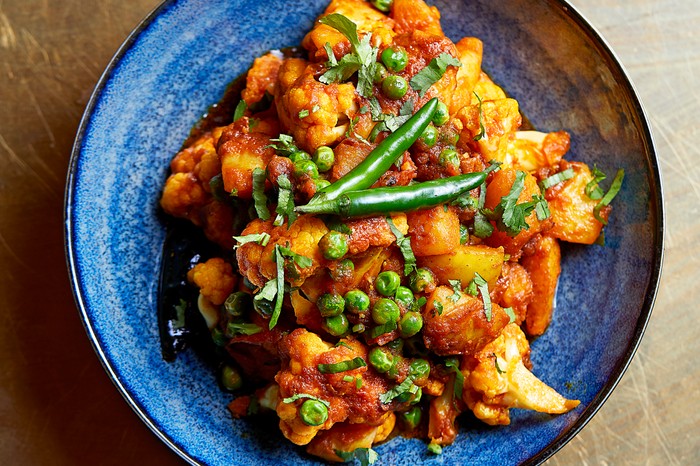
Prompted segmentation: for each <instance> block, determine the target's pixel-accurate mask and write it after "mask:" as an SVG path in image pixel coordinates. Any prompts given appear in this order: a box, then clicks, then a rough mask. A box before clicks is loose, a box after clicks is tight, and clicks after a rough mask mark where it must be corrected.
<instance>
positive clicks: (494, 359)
mask: <svg viewBox="0 0 700 466" xmlns="http://www.w3.org/2000/svg"><path fill="white" fill-rule="evenodd" d="M491 356H493V365H494V366H496V372H498V373H499V374H505V373H506V371H504V370H503V369H501V367H500V366H499V365H498V356H496V353H491Z"/></svg>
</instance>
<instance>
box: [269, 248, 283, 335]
mask: <svg viewBox="0 0 700 466" xmlns="http://www.w3.org/2000/svg"><path fill="white" fill-rule="evenodd" d="M275 262H276V263H277V277H276V278H275V285H276V294H277V296H276V299H275V308H274V310H273V311H272V317H270V327H269V328H270V330H272V329H273V328H274V327H275V325H277V319H279V317H280V312H282V302H283V300H284V258H283V257H282V253H281V252H280V245H279V244H276V245H275ZM270 281H272V280H270ZM268 283H270V282H268ZM266 286H267V284H266Z"/></svg>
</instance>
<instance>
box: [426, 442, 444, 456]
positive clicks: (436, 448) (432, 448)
mask: <svg viewBox="0 0 700 466" xmlns="http://www.w3.org/2000/svg"><path fill="white" fill-rule="evenodd" d="M428 451H429V452H430V453H432V454H433V455H442V447H441V446H440V445H438V444H437V443H429V444H428Z"/></svg>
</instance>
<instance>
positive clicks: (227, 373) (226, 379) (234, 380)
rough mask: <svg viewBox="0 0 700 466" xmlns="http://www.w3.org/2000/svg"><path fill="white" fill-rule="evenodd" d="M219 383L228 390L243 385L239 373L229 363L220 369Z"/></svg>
mask: <svg viewBox="0 0 700 466" xmlns="http://www.w3.org/2000/svg"><path fill="white" fill-rule="evenodd" d="M221 385H222V386H223V387H224V388H225V389H226V390H228V391H230V392H232V391H234V390H238V389H239V388H241V387H242V386H243V379H242V378H241V374H240V373H239V372H238V371H237V370H236V369H234V368H233V367H231V366H229V365H225V366H224V367H223V368H222V369H221Z"/></svg>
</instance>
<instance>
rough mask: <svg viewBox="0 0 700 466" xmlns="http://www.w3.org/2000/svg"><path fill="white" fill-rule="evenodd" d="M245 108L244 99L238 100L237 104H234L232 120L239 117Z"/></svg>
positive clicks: (246, 106) (246, 107)
mask: <svg viewBox="0 0 700 466" xmlns="http://www.w3.org/2000/svg"><path fill="white" fill-rule="evenodd" d="M247 109H248V105H247V104H246V103H245V100H243V99H241V100H239V101H238V104H236V109H235V110H234V111H233V121H236V120H238V119H239V118H241V117H242V116H243V114H244V113H245V111H246V110H247Z"/></svg>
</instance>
